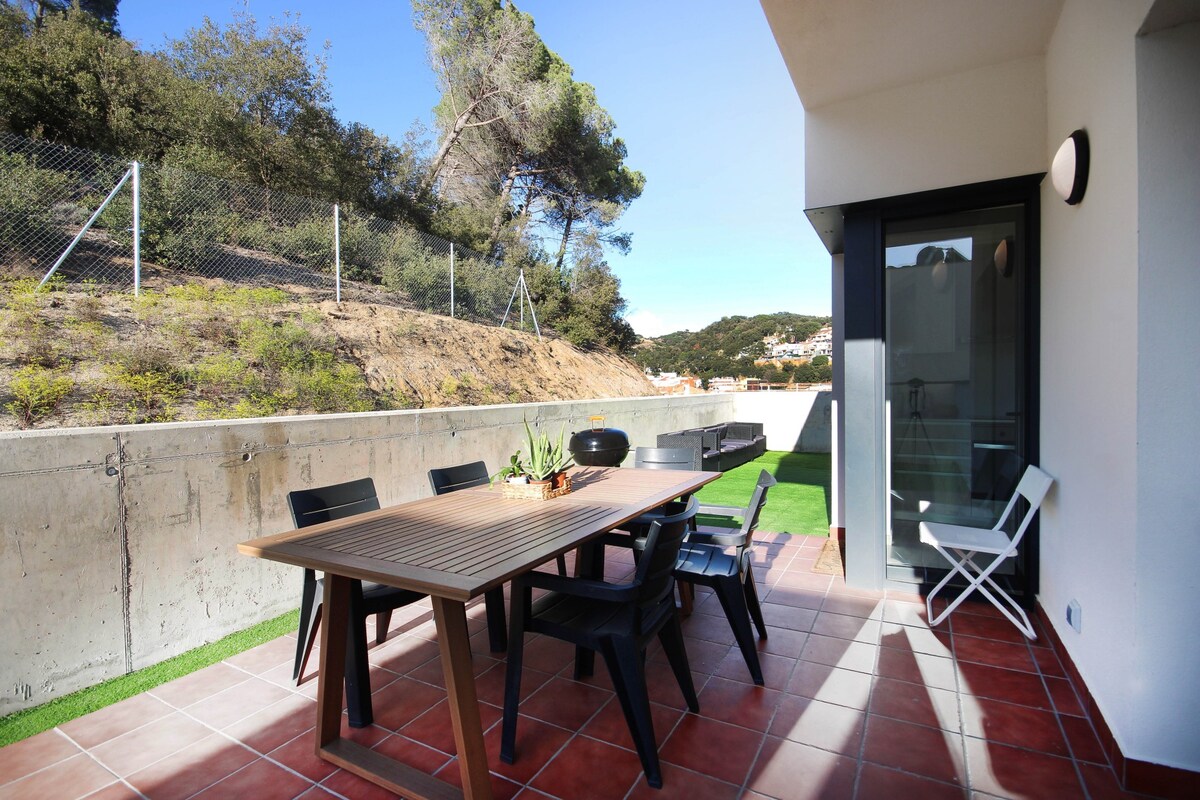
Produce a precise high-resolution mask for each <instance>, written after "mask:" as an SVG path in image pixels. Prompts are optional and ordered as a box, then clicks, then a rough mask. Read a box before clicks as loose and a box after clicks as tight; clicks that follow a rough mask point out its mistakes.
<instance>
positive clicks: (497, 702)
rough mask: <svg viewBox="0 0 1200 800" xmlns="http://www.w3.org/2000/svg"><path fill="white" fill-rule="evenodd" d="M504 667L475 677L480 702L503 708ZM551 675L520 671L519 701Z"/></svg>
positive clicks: (530, 670) (498, 667)
mask: <svg viewBox="0 0 1200 800" xmlns="http://www.w3.org/2000/svg"><path fill="white" fill-rule="evenodd" d="M505 669H506V666H505V665H504V664H497V665H496V666H494V667H492V668H491V669H489V670H488V671H487V672H484V673H483V674H482V675H477V676H476V677H475V695H476V697H478V698H479V700H480V701H481V702H484V703H491V704H492V705H494V706H498V707H500V708H503V707H504V673H505ZM596 671H597V672H603V671H604V666H603V665H602V664H597V665H596ZM552 677H554V676H553V675H547V674H546V673H544V672H539V671H538V670H536V669H530V668H528V667H525V668H524V669H522V670H521V699H522V700H526V699H528V698H529V696H530V695H532V694H533V693H534V692H536V691H537V690H538V689H540V688H542V686H544V685H545V683H546V681H548V680H550V679H551V678H552Z"/></svg>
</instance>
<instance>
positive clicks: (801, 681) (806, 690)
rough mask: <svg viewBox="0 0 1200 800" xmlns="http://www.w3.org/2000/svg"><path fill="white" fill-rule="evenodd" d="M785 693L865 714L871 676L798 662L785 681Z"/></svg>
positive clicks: (809, 662)
mask: <svg viewBox="0 0 1200 800" xmlns="http://www.w3.org/2000/svg"><path fill="white" fill-rule="evenodd" d="M787 691H788V693H789V694H794V695H800V696H802V697H810V698H813V699H815V700H821V701H822V702H826V703H835V704H837V705H842V706H847V707H849V708H853V709H855V710H858V711H865V710H866V708H867V702H868V700H869V699H870V694H871V676H870V675H867V674H866V673H863V672H855V671H853V670H848V669H838V668H837V667H831V666H829V665H827V664H817V663H815V662H812V661H799V662H797V663H796V669H795V671H793V672H792V677H791V679H790V680H789V681H788V686H787Z"/></svg>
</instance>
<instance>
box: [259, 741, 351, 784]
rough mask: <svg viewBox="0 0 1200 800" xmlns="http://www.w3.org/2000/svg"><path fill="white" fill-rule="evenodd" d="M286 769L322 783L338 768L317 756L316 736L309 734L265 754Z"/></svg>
mask: <svg viewBox="0 0 1200 800" xmlns="http://www.w3.org/2000/svg"><path fill="white" fill-rule="evenodd" d="M267 755H268V756H269V757H270V759H271V760H272V761H277V762H279V763H280V764H282V765H283V766H285V767H287V768H288V769H291V770H295V771H296V772H299V773H300V774H301V775H303V776H304V777H306V778H308V779H309V780H311V781H317V782H320V781H323V780H325V779H326V778H328V777H329V776H330V775H332V774H333V773H335V772H337V770H338V768H337V767H336V766H334V765H333V764H332V763H330V762H329V761H326V760H325V759H323V758H321V757H320V756H318V755H317V739H316V734H315V733H312V732H309V733H304V734H301V735H299V736H297V737H296V738H295V739H292V740H291V741H290V742H285V743H284V744H282V745H280V746H279V747H277V748H275V749H274V750H272V751H271V752H270V753H268V754H267Z"/></svg>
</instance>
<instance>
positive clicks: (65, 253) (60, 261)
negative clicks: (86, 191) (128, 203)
mask: <svg viewBox="0 0 1200 800" xmlns="http://www.w3.org/2000/svg"><path fill="white" fill-rule="evenodd" d="M132 174H133V169H132V168H130V169H127V170H125V174H124V175H122V176H121V180H119V181H117V185H116V186H114V187H113V189H112V191H111V192H109V193H108V197H106V198H104V202H103V203H101V204H100V207H99V208H97V209H96V211H95V213H93V214H92V216H90V217H88V221H87V222H85V223H83V227H82V228H80V229H79V233H77V234H75V238H74V239H72V240H71V243H70V244H69V245H67V249H66V250H64V251H63V252H62V255H60V256H59V257H58V260H57V261H55V262H54V266H52V267H51V268H50V271H49V272H47V273H46V275H45V277H43V278H42V281H41V283H39V284H38V285H37V288H38V289H41V288H42V287H43V286H45V285H46V281H48V280H50V278H52V277H54V273H55V272H58V268H59V267H61V266H62V264H63V262H64V261H66V260H67V257H68V256H70V255H71V252H72V251H73V250H74V249H75V245H77V244H79V242H80V240H81V239H83V236H84V234H86V233H87V232H88V231H89V230H91V228H92V226H93V225H95V224H96V220H98V219H100V215H101V214H102V213H103V212H104V209H106V208H108V204H109V203H111V202H112V199H113V198H114V197H116V196H117V192H119V191H121V187H122V186H124V185H125V181H127V180H129V177H130V176H131V175H132ZM35 291H36V289H35Z"/></svg>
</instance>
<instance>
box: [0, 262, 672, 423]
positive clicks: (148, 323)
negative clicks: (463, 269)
mask: <svg viewBox="0 0 1200 800" xmlns="http://www.w3.org/2000/svg"><path fill="white" fill-rule="evenodd" d="M31 286H32V284H31V282H29V281H15V282H10V283H7V284H0V408H2V409H3V413H0V430H16V429H19V428H53V427H72V426H81V425H110V424H122V423H140V422H163V421H173V420H192V419H216V418H241V417H261V416H271V415H289V414H312V413H337V412H348V411H370V410H384V409H395V408H427V407H437V406H457V405H489V404H496V403H522V402H536V401H547V400H574V399H583V398H589V397H634V396H642V395H648V394H653V393H654V390H653V387H651V386H650V384H649V382H647V381H646V379H645V377H644V376H643V374H642V371H641V370H640V369H639V368H638V367H637V366H636V365H635V364H633V362H631V361H629V360H627V359H625V358H622V357H620V356H617V355H615V354H613V353H611V352H608V351H604V350H596V351H587V352H585V351H582V350H580V349H578V348H576V347H574V346H573V345H571V344H570V343H568V342H566V341H563V340H560V339H552V338H550V337H546V338H544V339H543V340H541V341H539V340H538V339H537V337H536V336H534V335H533V334H532V333H522V332H518V331H513V330H511V329H502V328H497V327H494V326H486V325H479V324H475V323H472V322H467V321H464V320H458V319H450V318H448V317H441V316H436V315H432V314H426V313H422V312H419V311H411V310H406V309H402V308H397V307H395V306H388V305H377V304H373V303H367V302H343V303H342V304H341V305H340V306H339V305H338V304H336V303H334V302H333V301H329V300H327V301H318V300H316V299H315V298H311V297H309V298H307V299H305V298H302V297H297V295H296V294H288V293H286V292H284V291H281V290H279V289H274V288H244V287H243V288H233V287H230V286H228V285H226V284H222V283H220V282H218V281H212V282H205V281H195V282H191V283H187V284H182V285H174V286H166V287H162V288H159V289H157V290H155V291H149V292H145V293H144V294H143V296H142V297H141V298H137V299H135V298H133V297H132V296H130V295H128V294H112V293H88V292H84V291H66V290H63V289H61V288H60V289H57V290H55V291H49V292H47V291H42V292H38V293H33V292H31V291H30V289H31Z"/></svg>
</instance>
